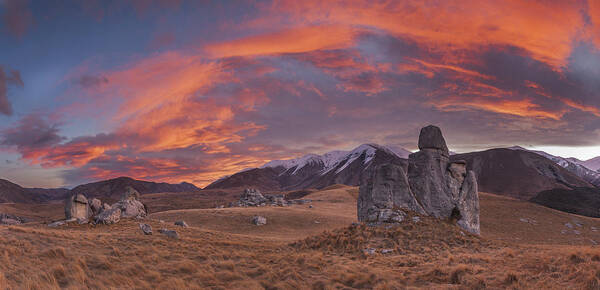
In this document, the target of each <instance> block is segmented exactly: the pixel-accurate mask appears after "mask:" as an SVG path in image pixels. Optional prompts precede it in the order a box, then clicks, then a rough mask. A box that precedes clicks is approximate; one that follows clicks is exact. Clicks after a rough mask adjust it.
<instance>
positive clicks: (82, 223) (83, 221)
mask: <svg viewBox="0 0 600 290" xmlns="http://www.w3.org/2000/svg"><path fill="white" fill-rule="evenodd" d="M76 221H77V224H80V225H84V224H87V223H89V222H90V220H89V219H77V220H76Z"/></svg>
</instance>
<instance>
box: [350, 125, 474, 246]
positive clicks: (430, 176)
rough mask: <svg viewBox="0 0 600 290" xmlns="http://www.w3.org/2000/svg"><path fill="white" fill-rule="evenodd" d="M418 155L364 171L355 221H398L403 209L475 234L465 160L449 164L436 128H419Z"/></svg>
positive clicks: (471, 179) (469, 174) (469, 176)
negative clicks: (441, 219)
mask: <svg viewBox="0 0 600 290" xmlns="http://www.w3.org/2000/svg"><path fill="white" fill-rule="evenodd" d="M419 149H420V151H419V152H416V153H413V154H411V155H410V156H409V160H408V163H406V162H405V161H395V163H388V164H381V165H379V166H376V167H374V168H370V169H368V172H366V173H365V174H364V175H363V179H362V180H361V183H360V191H359V196H358V204H357V207H358V219H359V221H362V222H367V223H373V224H378V223H390V222H391V223H394V222H401V221H403V220H404V217H405V216H406V214H405V212H404V211H403V210H409V211H413V212H416V213H418V214H423V215H428V216H433V217H436V218H444V219H451V220H454V221H456V223H457V224H458V225H459V226H460V227H461V228H463V229H465V230H467V231H469V232H471V233H475V234H479V233H480V225H479V195H478V188H477V179H476V177H475V173H474V172H473V171H467V169H466V162H465V161H454V162H451V161H450V159H449V153H448V147H447V145H446V141H445V140H444V137H443V136H442V132H441V130H440V129H439V128H438V127H435V126H428V127H425V128H423V129H421V133H420V135H419Z"/></svg>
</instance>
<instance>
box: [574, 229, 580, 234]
mask: <svg viewBox="0 0 600 290" xmlns="http://www.w3.org/2000/svg"><path fill="white" fill-rule="evenodd" d="M573 233H574V234H576V235H581V232H580V231H578V230H573Z"/></svg>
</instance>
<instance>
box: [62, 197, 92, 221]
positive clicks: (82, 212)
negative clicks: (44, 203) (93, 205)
mask: <svg viewBox="0 0 600 290" xmlns="http://www.w3.org/2000/svg"><path fill="white" fill-rule="evenodd" d="M90 216H92V210H91V209H90V206H89V205H88V200H87V198H86V197H85V195H83V194H81V193H80V194H74V195H71V196H70V197H69V198H68V199H67V200H66V202H65V217H66V219H67V220H71V219H87V218H89V217H90Z"/></svg>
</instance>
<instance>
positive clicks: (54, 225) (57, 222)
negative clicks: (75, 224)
mask: <svg viewBox="0 0 600 290" xmlns="http://www.w3.org/2000/svg"><path fill="white" fill-rule="evenodd" d="M65 224H66V222H65V221H55V222H53V223H50V224H49V225H48V226H49V227H51V228H56V227H59V226H64V225H65Z"/></svg>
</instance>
